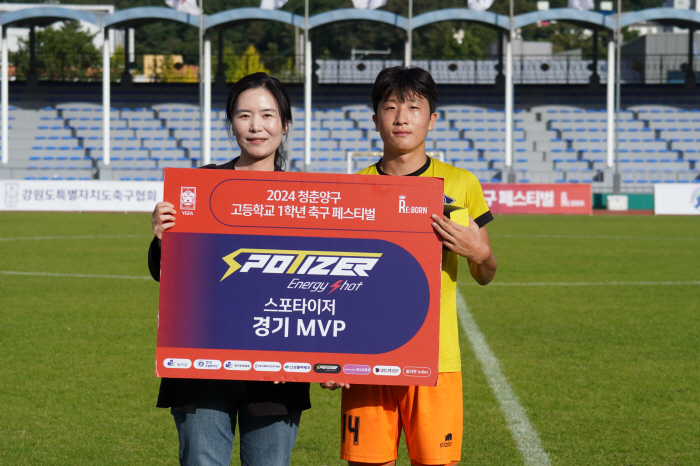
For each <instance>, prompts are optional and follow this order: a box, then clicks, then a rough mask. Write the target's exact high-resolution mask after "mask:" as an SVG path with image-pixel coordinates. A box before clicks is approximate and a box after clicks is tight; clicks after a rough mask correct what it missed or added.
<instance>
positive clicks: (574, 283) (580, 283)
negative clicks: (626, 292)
mask: <svg viewBox="0 0 700 466" xmlns="http://www.w3.org/2000/svg"><path fill="white" fill-rule="evenodd" d="M465 285H467V286H472V285H473V286H479V285H478V284H477V283H465ZM659 285H660V286H681V285H700V281H688V282H528V283H498V282H496V283H489V286H659Z"/></svg>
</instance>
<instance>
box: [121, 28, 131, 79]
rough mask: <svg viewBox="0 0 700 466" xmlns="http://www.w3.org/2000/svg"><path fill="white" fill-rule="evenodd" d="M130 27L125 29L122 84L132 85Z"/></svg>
mask: <svg viewBox="0 0 700 466" xmlns="http://www.w3.org/2000/svg"><path fill="white" fill-rule="evenodd" d="M129 39H130V37H129V29H128V28H127V29H124V72H123V73H122V77H121V78H122V82H121V85H122V86H129V85H131V72H130V70H129V66H130V64H129V50H130V49H131V43H130V41H129Z"/></svg>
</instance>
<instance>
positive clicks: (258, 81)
mask: <svg viewBox="0 0 700 466" xmlns="http://www.w3.org/2000/svg"><path fill="white" fill-rule="evenodd" d="M259 87H262V88H263V89H266V90H268V91H269V92H270V94H272V96H273V97H274V98H275V100H276V101H277V109H278V114H279V116H280V121H281V123H282V128H289V127H291V125H292V104H291V103H290V101H289V95H287V90H286V89H285V88H284V86H283V85H282V83H281V82H279V80H277V79H275V78H272V77H270V76H268V75H267V74H266V73H253V74H249V75H248V76H245V77H243V78H241V79H239V80H238V81H237V82H236V84H234V85H233V88H232V89H231V92H229V94H228V100H227V101H226V131H227V132H228V135H229V138H231V140H232V141H233V139H234V137H235V135H234V134H233V112H234V110H235V107H236V100H238V96H239V95H241V94H242V93H243V92H245V91H247V90H250V89H257V88H259ZM287 134H289V132H287ZM283 150H284V146H283V145H282V144H280V145H279V147H278V148H277V150H276V151H275V167H277V169H279V170H284V165H285V163H284V156H283V155H282V151H283Z"/></svg>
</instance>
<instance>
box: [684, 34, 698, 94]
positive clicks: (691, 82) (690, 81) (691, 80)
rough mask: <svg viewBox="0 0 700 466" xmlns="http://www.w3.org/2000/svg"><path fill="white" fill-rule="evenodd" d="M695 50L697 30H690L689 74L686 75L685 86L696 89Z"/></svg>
mask: <svg viewBox="0 0 700 466" xmlns="http://www.w3.org/2000/svg"><path fill="white" fill-rule="evenodd" d="M694 48H695V29H694V28H692V27H690V28H688V72H687V73H686V75H685V86H686V87H690V88H695V84H696V79H695V70H694V65H693V58H694V57H693V55H694V53H693V49H694Z"/></svg>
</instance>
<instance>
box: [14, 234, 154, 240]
mask: <svg viewBox="0 0 700 466" xmlns="http://www.w3.org/2000/svg"><path fill="white" fill-rule="evenodd" d="M148 236H149V235H86V236H23V237H18V238H0V241H38V240H51V239H103V238H112V239H114V238H147V237H148Z"/></svg>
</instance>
